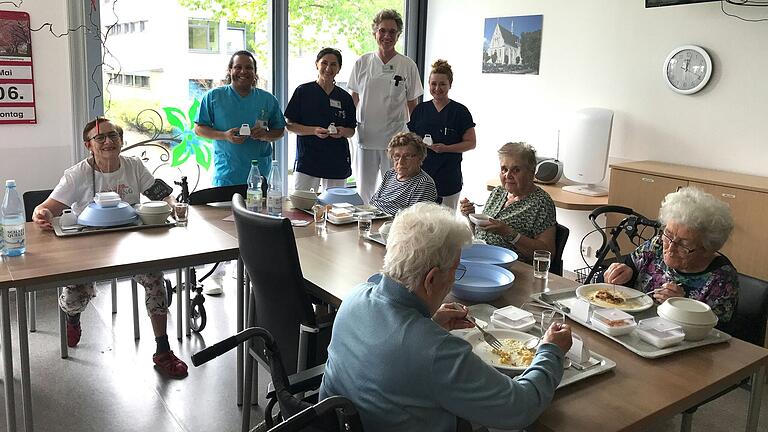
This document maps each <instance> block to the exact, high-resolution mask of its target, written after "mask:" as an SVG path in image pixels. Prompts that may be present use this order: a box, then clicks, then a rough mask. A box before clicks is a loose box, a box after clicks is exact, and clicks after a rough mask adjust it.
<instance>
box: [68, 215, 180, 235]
mask: <svg viewBox="0 0 768 432" xmlns="http://www.w3.org/2000/svg"><path fill="white" fill-rule="evenodd" d="M74 226H78V227H80V228H78V229H77V230H63V229H62V228H61V223H60V220H59V217H55V218H53V232H54V233H55V234H56V236H57V237H72V236H80V235H86V234H97V233H104V232H114V231H133V230H140V229H147V228H159V227H174V226H176V221H175V220H174V219H173V218H170V217H169V218H168V219H166V221H165V223H162V224H149V225H148V224H145V223H144V222H142V221H141V218H138V219H137V223H135V224H130V225H121V226H114V227H106V228H104V227H89V226H85V225H74Z"/></svg>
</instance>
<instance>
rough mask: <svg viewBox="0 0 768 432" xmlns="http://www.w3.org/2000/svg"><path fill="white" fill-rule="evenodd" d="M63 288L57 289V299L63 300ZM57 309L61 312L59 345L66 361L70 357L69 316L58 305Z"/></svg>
mask: <svg viewBox="0 0 768 432" xmlns="http://www.w3.org/2000/svg"><path fill="white" fill-rule="evenodd" d="M62 290H63V288H57V289H56V299H59V298H61V291H62ZM56 309H58V311H59V345H60V348H61V358H63V359H65V358H67V357H69V347H68V346H67V316H66V314H64V311H63V310H61V308H60V307H59V304H58V302H57V303H56Z"/></svg>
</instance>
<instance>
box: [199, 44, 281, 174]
mask: <svg viewBox="0 0 768 432" xmlns="http://www.w3.org/2000/svg"><path fill="white" fill-rule="evenodd" d="M257 80H258V75H257V74H256V59H255V58H254V57H253V54H251V53H250V52H248V51H238V52H236V53H234V54H233V55H232V58H231V59H230V60H229V66H228V67H227V76H226V79H225V80H224V81H225V82H226V83H227V84H229V85H226V86H221V87H217V88H215V89H213V90H211V91H209V92H208V93H206V94H205V96H203V100H202V102H200V111H198V113H197V119H195V133H196V134H197V135H199V136H201V137H204V138H208V139H212V140H214V145H213V163H214V167H215V170H214V174H213V185H214V186H229V185H239V184H245V183H246V182H247V181H248V173H249V172H250V170H251V161H252V160H257V161H258V163H259V171H260V172H261V175H263V176H265V177H267V176H269V171H270V170H271V167H272V145H271V144H270V143H271V142H272V141H276V140H278V139H280V138H281V137H282V136H283V133H284V132H285V119H284V118H283V113H282V112H281V111H280V105H279V104H278V103H277V99H275V97H274V96H272V95H271V94H270V93H268V92H266V91H264V90H261V89H260V88H257V87H256V81H257ZM245 125H247V127H248V129H249V130H250V133H249V134H248V135H241V134H240V129H241V126H245Z"/></svg>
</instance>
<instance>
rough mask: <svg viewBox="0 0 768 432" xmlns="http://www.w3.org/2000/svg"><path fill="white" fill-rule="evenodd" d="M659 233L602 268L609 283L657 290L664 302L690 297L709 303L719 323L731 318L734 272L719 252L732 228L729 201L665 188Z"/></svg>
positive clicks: (735, 292) (657, 296)
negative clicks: (622, 260)
mask: <svg viewBox="0 0 768 432" xmlns="http://www.w3.org/2000/svg"><path fill="white" fill-rule="evenodd" d="M659 220H660V222H661V223H662V225H663V231H662V232H661V234H659V235H657V236H655V237H654V238H652V239H650V240H648V241H646V242H645V243H644V244H642V245H640V246H639V247H638V248H637V249H636V250H635V251H634V252H632V253H631V254H629V255H627V257H626V258H625V260H624V262H623V263H613V264H611V265H610V266H609V267H608V269H606V270H605V273H604V274H603V279H604V280H605V282H607V283H614V284H619V285H625V286H628V287H632V288H634V289H637V290H639V291H642V292H651V291H654V290H656V292H655V293H654V294H653V298H654V299H655V300H656V301H658V302H660V303H663V302H664V301H666V300H667V299H668V298H670V297H689V298H692V299H695V300H699V301H702V302H704V303H707V304H708V305H709V306H710V307H711V308H712V311H713V312H714V313H715V315H717V317H718V319H719V321H718V323H719V324H725V323H727V322H729V321H730V320H731V317H732V316H733V313H734V311H735V310H736V303H737V301H738V297H739V296H738V273H737V272H736V269H735V268H734V266H733V264H731V262H730V261H729V260H728V258H727V257H725V256H724V255H722V254H720V253H718V250H720V248H722V247H723V245H724V244H725V242H726V241H727V240H728V237H729V236H730V235H731V231H732V230H733V218H732V217H731V211H730V208H729V207H728V205H727V204H726V203H724V202H722V201H719V200H717V199H716V198H715V197H713V196H712V195H710V194H708V193H705V192H702V191H701V190H699V189H696V188H693V187H686V188H682V189H680V190H679V191H677V192H673V193H671V194H668V195H667V196H666V197H665V198H664V201H662V203H661V209H660V211H659Z"/></svg>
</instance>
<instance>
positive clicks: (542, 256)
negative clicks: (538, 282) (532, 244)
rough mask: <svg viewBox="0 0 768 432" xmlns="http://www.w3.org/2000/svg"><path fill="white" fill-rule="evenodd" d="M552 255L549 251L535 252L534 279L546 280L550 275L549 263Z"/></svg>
mask: <svg viewBox="0 0 768 432" xmlns="http://www.w3.org/2000/svg"><path fill="white" fill-rule="evenodd" d="M551 259H552V254H550V253H549V251H545V250H537V251H533V277H535V278H537V279H546V278H547V276H548V275H549V262H550V260H551Z"/></svg>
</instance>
